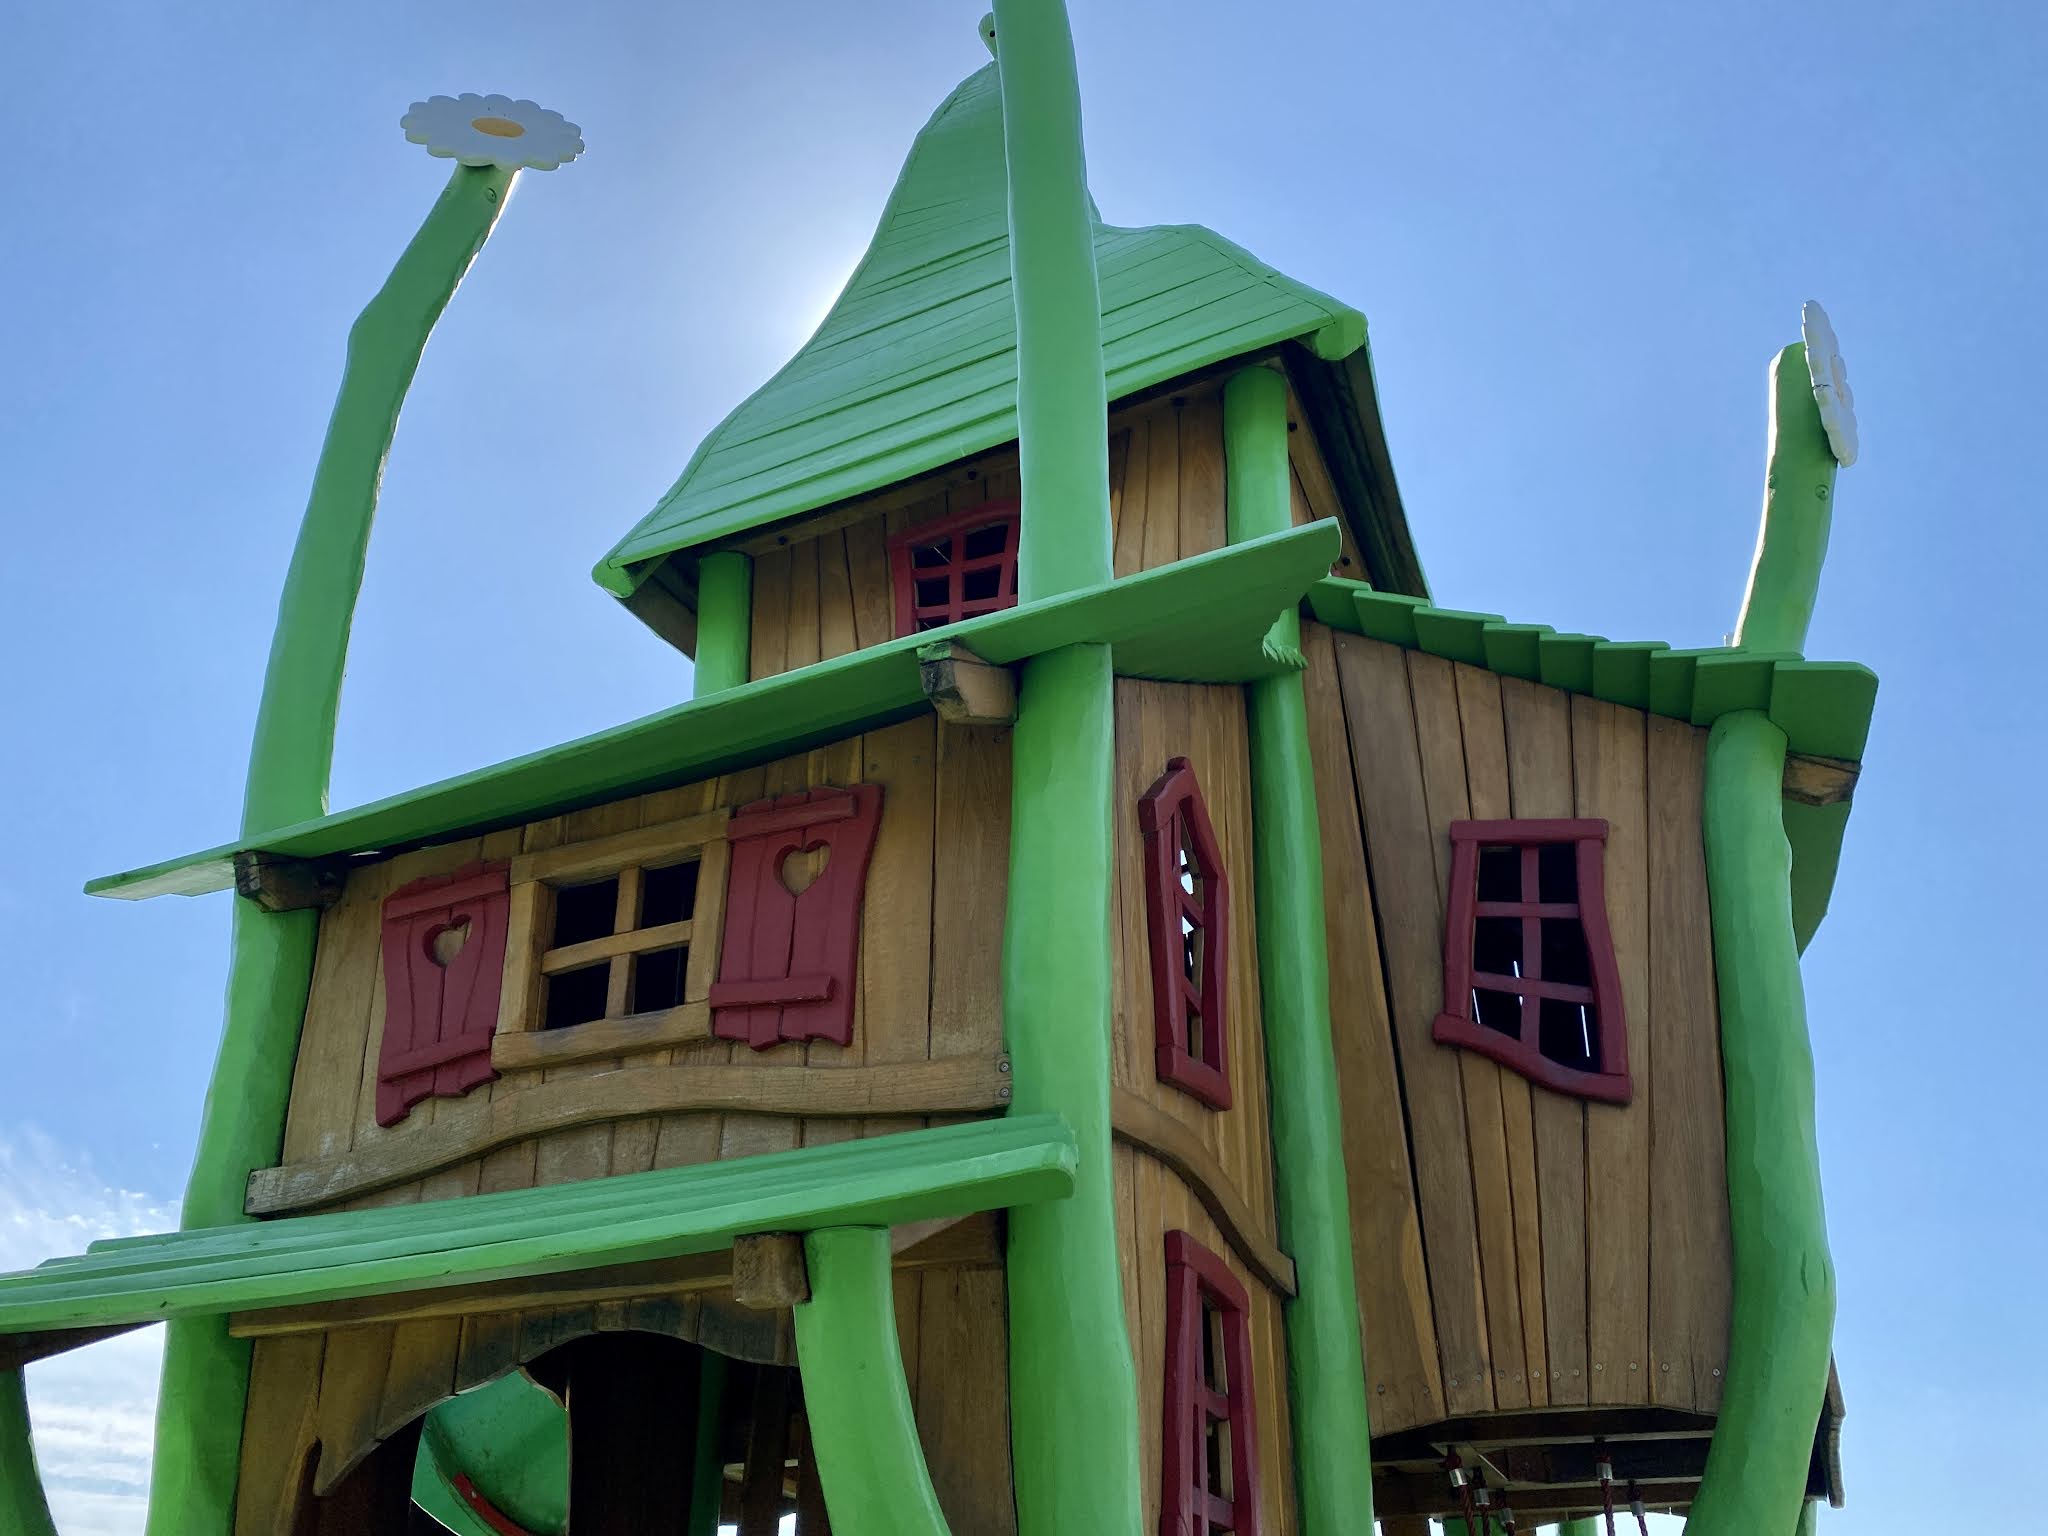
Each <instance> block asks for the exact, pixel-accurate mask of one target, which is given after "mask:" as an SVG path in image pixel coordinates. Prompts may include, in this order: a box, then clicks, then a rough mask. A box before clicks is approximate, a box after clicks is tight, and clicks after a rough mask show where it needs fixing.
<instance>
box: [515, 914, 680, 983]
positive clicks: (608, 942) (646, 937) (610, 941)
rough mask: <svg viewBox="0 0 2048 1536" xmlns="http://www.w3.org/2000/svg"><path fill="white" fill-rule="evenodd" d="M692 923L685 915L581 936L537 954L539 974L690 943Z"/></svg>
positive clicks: (549, 974) (555, 972)
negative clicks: (673, 920) (599, 935)
mask: <svg viewBox="0 0 2048 1536" xmlns="http://www.w3.org/2000/svg"><path fill="white" fill-rule="evenodd" d="M693 926H694V925H693V924H692V922H691V921H690V919H689V918H687V917H686V918H684V919H683V920H682V921H681V922H679V923H659V924H657V925H656V926H654V927H652V928H630V929H628V930H627V931H626V932H624V933H608V934H606V935H605V936H604V937H603V938H601V939H585V940H584V941H583V942H582V943H581V944H564V945H563V946H562V947H561V948H560V949H551V950H548V951H547V952H546V953H545V954H543V955H542V956H541V957H540V972H541V974H542V975H543V976H553V975H556V974H558V973H559V972H562V971H573V970H575V969H576V968H577V967H578V966H581V965H595V964H596V963H597V962H598V961H600V960H609V959H611V958H613V957H614V956H615V955H641V954H645V953H646V952H647V951H648V950H650V949H674V948H675V947H676V946H677V945H678V944H687V943H689V942H690V930H691V928H692V927H693Z"/></svg>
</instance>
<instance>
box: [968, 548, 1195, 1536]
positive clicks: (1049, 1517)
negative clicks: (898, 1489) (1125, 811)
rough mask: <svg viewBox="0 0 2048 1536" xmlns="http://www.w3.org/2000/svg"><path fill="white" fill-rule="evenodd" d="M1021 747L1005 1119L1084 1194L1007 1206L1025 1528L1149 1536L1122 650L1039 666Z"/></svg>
mask: <svg viewBox="0 0 2048 1536" xmlns="http://www.w3.org/2000/svg"><path fill="white" fill-rule="evenodd" d="M1025 516H1026V519H1027V521H1028V520H1029V517H1030V514H1029V513H1028V512H1027V513H1026V514H1025ZM1011 740H1012V745H1011V757H1010V763H1011V775H1012V792H1011V801H1010V805H1011V820H1010V828H1011V830H1010V886H1009V898H1008V902H1009V904H1008V911H1007V914H1006V917H1005V920H1004V925H1003V1036H1004V1040H1005V1042H1006V1043H1007V1045H1008V1047H1009V1051H1010V1060H1011V1068H1012V1076H1013V1078H1014V1079H1015V1090H1014V1097H1013V1099H1012V1101H1011V1105H1010V1112H1011V1113H1012V1114H1019V1115H1023V1114H1037V1113H1042V1112H1045V1111H1055V1112H1057V1113H1059V1114H1061V1115H1064V1116H1065V1117H1066V1119H1067V1123H1068V1124H1069V1125H1070V1126H1072V1127H1073V1130H1074V1137H1075V1140H1076V1142H1077V1144H1078V1146H1079V1149H1080V1164H1079V1167H1078V1169H1077V1170H1076V1173H1075V1182H1074V1193H1073V1194H1072V1195H1071V1196H1069V1197H1068V1198H1067V1199H1065V1200H1056V1201H1051V1202H1048V1203H1046V1204H1042V1205H1034V1206H1028V1207H1024V1206H1020V1207H1018V1208H1017V1209H1015V1210H1012V1211H1011V1212H1010V1242H1009V1287H1010V1443H1011V1445H1012V1447H1013V1448H1014V1451H1015V1455H1014V1461H1015V1464H1016V1485H1017V1528H1018V1531H1019V1532H1020V1533H1021V1536H1053V1533H1059V1532H1067V1531H1088V1532H1091V1533H1100V1536H1138V1533H1139V1531H1140V1528H1141V1526H1142V1525H1143V1515H1142V1513H1141V1505H1140V1488H1141V1487H1142V1479H1141V1478H1140V1476H1139V1471H1138V1417H1137V1394H1138V1388H1137V1376H1136V1372H1135V1371H1134V1369H1133V1368H1132V1364H1131V1343H1130V1337H1129V1334H1128V1333H1127V1331H1126V1324H1125V1317H1124V1298H1123V1279H1122V1272H1121V1269H1120V1268H1119V1265H1118V1261H1117V1233H1116V1209H1115V1202H1114V1195H1113V1189H1112V1181H1111V1173H1110V1130H1109V1081H1110V996H1111V987H1112V973H1111V957H1110V937H1109V936H1110V933H1111V930H1112V928H1113V926H1114V925H1113V921H1112V917H1113V914H1112V913H1111V910H1110V893H1111V891H1112V889H1113V877H1114V873H1115V869H1114V862H1113V860H1114V855H1113V849H1114V847H1115V842H1114V837H1113V826H1112V822H1111V817H1112V815H1113V809H1112V797H1113V778H1114V774H1113V764H1114V761H1115V742H1116V698H1115V692H1114V682H1113V679H1112V677H1111V673H1110V655H1109V647H1108V646H1106V645H1074V646H1068V647H1066V648H1065V649H1063V650H1058V651H1053V652H1051V653H1049V654H1047V655H1044V656H1039V657H1037V658H1035V659H1033V660H1032V661H1029V662H1027V663H1026V664H1025V666H1024V677H1023V685H1022V687H1021V688H1020V689H1019V692H1018V710H1017V725H1016V729H1015V732H1014V734H1013V736H1012V738H1011ZM1161 1262H1163V1261H1161Z"/></svg>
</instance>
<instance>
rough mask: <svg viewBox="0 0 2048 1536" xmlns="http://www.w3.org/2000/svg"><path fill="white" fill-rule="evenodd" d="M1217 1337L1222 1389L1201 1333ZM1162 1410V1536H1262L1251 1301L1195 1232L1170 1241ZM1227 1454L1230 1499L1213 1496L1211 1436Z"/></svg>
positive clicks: (1241, 1284) (1179, 1234)
mask: <svg viewBox="0 0 2048 1536" xmlns="http://www.w3.org/2000/svg"><path fill="white" fill-rule="evenodd" d="M1212 1316H1213V1317H1214V1318H1215V1319H1216V1322H1217V1326H1218V1330H1219V1332H1220V1334H1221V1338H1220V1339H1219V1340H1216V1341H1214V1342H1213V1344H1212V1354H1213V1355H1215V1356H1217V1357H1220V1362H1221V1364H1222V1366H1223V1372H1224V1387H1223V1390H1222V1391H1221V1392H1219V1391H1217V1390H1216V1388H1215V1386H1214V1384H1213V1383H1212V1382H1211V1381H1210V1380H1209V1379H1208V1375H1207V1373H1206V1372H1205V1371H1204V1370H1203V1339H1202V1330H1203V1329H1204V1328H1205V1327H1206V1326H1207V1325H1208V1323H1209V1320H1210V1318H1211V1317H1212ZM1163 1374H1164V1377H1165V1380H1164V1383H1163V1388H1164V1393H1165V1401H1164V1403H1163V1405H1162V1407H1161V1412H1160V1420H1159V1424H1160V1435H1159V1440H1160V1460H1161V1467H1160V1479H1159V1531H1160V1536H1210V1533H1212V1532H1219V1531H1227V1532H1229V1533H1231V1536H1263V1529H1264V1527H1263V1518H1262V1511H1261V1509H1260V1506H1259V1435H1258V1383H1257V1381H1256V1380H1255V1379H1254V1378H1253V1374H1252V1349H1251V1296H1250V1294H1249V1292H1247V1290H1246V1289H1245V1285H1244V1282H1243V1281H1242V1280H1240V1279H1238V1277H1237V1275H1236V1274H1235V1273H1234V1272H1233V1271H1232V1270H1231V1268H1230V1265H1229V1264H1228V1263H1227V1262H1226V1261H1225V1260H1224V1259H1223V1258H1222V1257H1221V1256H1220V1255H1219V1254H1216V1253H1213V1252H1211V1251H1210V1250H1209V1249H1208V1248H1205V1247H1204V1246H1203V1245H1202V1244H1201V1243H1200V1242H1199V1241H1198V1240H1197V1239H1196V1238H1195V1237H1194V1235H1193V1234H1192V1233H1188V1232H1181V1231H1171V1232H1168V1233H1167V1234H1166V1350H1165V1369H1164V1372H1163ZM1212 1424H1217V1425H1221V1426H1223V1428H1224V1433H1225V1434H1226V1435H1227V1436H1228V1439H1229V1445H1230V1496H1229V1498H1228V1499H1227V1500H1226V1499H1223V1498H1220V1497H1219V1496H1218V1495H1216V1494H1213V1493H1211V1492H1210V1491H1209V1488H1208V1483H1209V1477H1208V1472H1209V1467H1208V1447H1209V1429H1210V1426H1211V1425H1212Z"/></svg>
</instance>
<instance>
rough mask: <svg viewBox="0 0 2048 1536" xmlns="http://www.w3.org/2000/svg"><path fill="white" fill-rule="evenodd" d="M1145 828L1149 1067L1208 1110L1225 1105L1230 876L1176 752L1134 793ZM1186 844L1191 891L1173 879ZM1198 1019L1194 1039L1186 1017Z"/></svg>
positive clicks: (1198, 790) (1198, 792)
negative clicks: (1194, 949) (1192, 966)
mask: <svg viewBox="0 0 2048 1536" xmlns="http://www.w3.org/2000/svg"><path fill="white" fill-rule="evenodd" d="M1138 826H1139V827H1140V828H1141V829H1142V830H1143V832H1144V834H1145V911H1146V930H1147V933H1148V934H1149V936H1150V942H1151V949H1152V1024H1153V1036H1154V1044H1153V1069H1154V1070H1155V1071H1156V1072H1157V1073H1158V1075H1159V1080H1160V1081H1161V1082H1163V1083H1172V1084H1173V1085H1174V1086H1175V1087H1176V1088H1181V1089H1185V1090H1186V1091H1187V1092H1189V1093H1191V1094H1193V1095H1194V1096H1195V1097H1196V1098H1198V1099H1200V1100H1201V1101H1202V1102H1203V1103H1204V1104H1207V1105H1208V1106H1209V1107H1210V1108H1212V1109H1228V1108H1230V1057H1229V1045H1228V1041H1229V1035H1230V1016H1229V1015H1230V877H1229V876H1228V875H1227V874H1226V873H1225V872H1224V867H1223V852H1222V849H1221V848H1219V847H1218V846H1217V842H1216V829H1215V827H1214V826H1213V825H1212V824H1211V823H1210V821H1209V807H1208V805H1207V804H1206V803H1205V802H1204V801H1203V799H1202V786H1201V785H1200V784H1199V783H1197V782H1196V780H1195V770H1194V767H1193V765H1192V764H1190V763H1189V762H1188V760H1187V759H1186V758H1184V757H1176V758H1173V759H1171V760H1169V761H1168V763H1167V765H1166V772H1165V773H1163V774H1161V775H1160V776H1159V779H1158V782H1156V783H1155V784H1153V786H1152V787H1151V788H1150V789H1148V790H1146V791H1145V793H1144V795H1143V796H1142V797H1141V798H1140V799H1139V801H1138ZM1184 849H1192V851H1193V855H1194V862H1195V863H1197V864H1198V865H1199V866H1200V867H1199V869H1198V870H1197V871H1196V872H1195V873H1196V875H1197V882H1196V883H1197V889H1196V890H1195V891H1193V892H1190V891H1189V890H1188V889H1187V888H1186V887H1185V886H1183V885H1182V884H1181V874H1180V859H1181V853H1182V851H1183V850H1184ZM1190 941H1194V942H1197V943H1199V945H1200V954H1199V957H1198V959H1197V960H1196V979H1195V980H1193V981H1190V980H1189V979H1188V975H1187V952H1188V945H1189V943H1190ZM1191 1012H1192V1013H1193V1014H1194V1016H1195V1017H1196V1018H1197V1019H1199V1020H1200V1021H1201V1036H1200V1039H1199V1041H1197V1040H1194V1039H1193V1038H1191V1036H1190V1032H1189V1028H1188V1015H1189V1014H1190V1013H1191Z"/></svg>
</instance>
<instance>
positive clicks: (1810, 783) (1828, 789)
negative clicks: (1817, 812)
mask: <svg viewBox="0 0 2048 1536" xmlns="http://www.w3.org/2000/svg"><path fill="white" fill-rule="evenodd" d="M1862 771H1863V765H1862V764H1861V763H1852V762H1850V761H1848V760H1847V759H1846V758H1840V757H1809V756H1807V755H1805V754H1804V753H1799V752H1788V753H1786V754H1785V798H1786V799H1787V800H1790V801H1793V802H1795V803H1796V804H1799V805H1839V804H1841V802H1842V801H1844V800H1848V799H1850V798H1852V797H1853V796H1854V795H1855V793H1856V776H1857V775H1858V774H1860V773H1861V772H1862Z"/></svg>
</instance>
